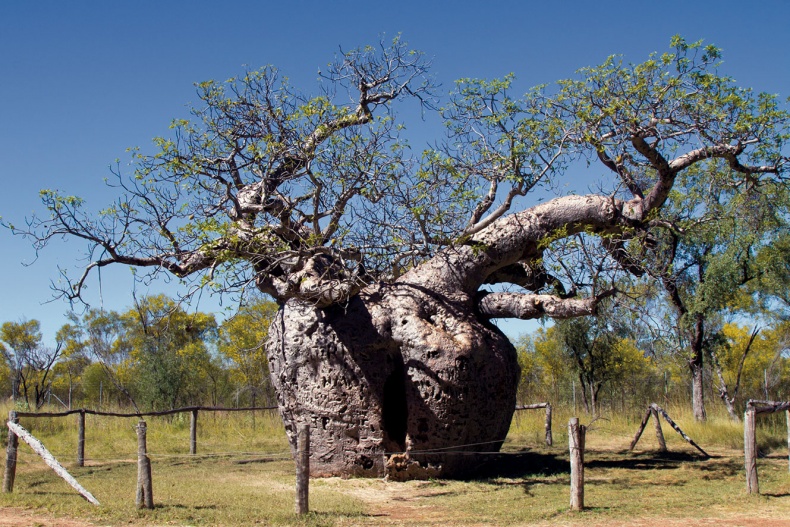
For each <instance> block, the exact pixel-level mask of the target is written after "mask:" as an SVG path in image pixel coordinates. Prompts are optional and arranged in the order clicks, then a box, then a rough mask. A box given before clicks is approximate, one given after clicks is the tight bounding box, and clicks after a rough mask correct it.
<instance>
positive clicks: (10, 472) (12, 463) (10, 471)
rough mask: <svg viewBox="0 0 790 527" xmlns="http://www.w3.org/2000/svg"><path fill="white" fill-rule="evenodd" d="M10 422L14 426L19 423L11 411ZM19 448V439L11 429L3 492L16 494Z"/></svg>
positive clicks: (6, 455) (14, 413)
mask: <svg viewBox="0 0 790 527" xmlns="http://www.w3.org/2000/svg"><path fill="white" fill-rule="evenodd" d="M8 421H9V422H11V423H14V424H17V423H19V418H18V417H17V416H16V412H15V411H14V410H11V411H10V412H8ZM18 448H19V438H18V437H17V435H16V434H15V433H14V432H13V431H12V430H11V429H10V428H9V429H8V445H7V446H6V450H5V474H4V475H3V492H6V493H11V492H14V479H16V453H17V449H18Z"/></svg>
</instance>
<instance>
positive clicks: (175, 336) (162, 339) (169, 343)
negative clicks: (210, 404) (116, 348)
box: [119, 295, 217, 409]
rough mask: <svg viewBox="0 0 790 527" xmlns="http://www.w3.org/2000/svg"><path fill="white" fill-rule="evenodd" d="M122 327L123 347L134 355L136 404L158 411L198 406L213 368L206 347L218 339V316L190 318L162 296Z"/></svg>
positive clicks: (124, 319)
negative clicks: (216, 333) (216, 337)
mask: <svg viewBox="0 0 790 527" xmlns="http://www.w3.org/2000/svg"><path fill="white" fill-rule="evenodd" d="M120 321H121V324H122V325H123V327H124V333H123V336H122V341H121V342H120V343H119V345H122V346H124V347H128V349H129V357H130V362H131V365H130V366H131V369H132V385H131V391H132V393H134V394H135V398H136V399H137V400H138V401H140V403H141V404H143V405H144V406H145V407H146V408H153V409H171V408H177V407H179V406H187V405H190V404H199V403H200V402H201V401H200V399H201V396H202V395H203V393H202V387H204V386H206V385H207V384H208V383H207V382H206V381H207V379H208V376H209V371H210V370H211V369H212V368H213V365H212V364H211V357H210V354H209V349H208V346H207V342H208V341H210V340H213V339H214V333H215V331H216V327H217V325H216V322H215V320H214V316H213V315H210V314H206V313H200V312H197V313H187V312H185V311H184V310H183V308H182V307H181V306H180V305H179V304H178V303H177V302H175V301H173V300H172V299H170V298H167V297H166V296H164V295H157V296H148V297H143V298H141V299H140V300H139V301H138V302H136V304H135V307H134V308H133V309H130V310H129V311H127V312H125V313H122V314H121V316H120Z"/></svg>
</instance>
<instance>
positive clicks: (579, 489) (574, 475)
mask: <svg viewBox="0 0 790 527" xmlns="http://www.w3.org/2000/svg"><path fill="white" fill-rule="evenodd" d="M585 432H586V429H585V427H584V425H580V424H579V418H578V417H571V420H570V421H568V446H569V449H570V455H571V510H574V511H580V510H582V509H584V440H585V437H584V436H585Z"/></svg>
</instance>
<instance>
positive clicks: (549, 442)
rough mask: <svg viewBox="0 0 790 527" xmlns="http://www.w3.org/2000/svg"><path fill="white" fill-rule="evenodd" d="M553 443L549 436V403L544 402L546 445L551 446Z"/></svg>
mask: <svg viewBox="0 0 790 527" xmlns="http://www.w3.org/2000/svg"><path fill="white" fill-rule="evenodd" d="M552 443H554V440H553V438H552V437H551V403H546V446H551V445H552Z"/></svg>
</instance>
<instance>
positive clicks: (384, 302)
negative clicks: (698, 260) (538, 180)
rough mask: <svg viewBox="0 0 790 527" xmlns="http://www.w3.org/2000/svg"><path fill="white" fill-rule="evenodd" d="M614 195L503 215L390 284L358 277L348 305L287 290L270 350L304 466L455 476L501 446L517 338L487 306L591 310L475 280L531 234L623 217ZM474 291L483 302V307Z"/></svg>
mask: <svg viewBox="0 0 790 527" xmlns="http://www.w3.org/2000/svg"><path fill="white" fill-rule="evenodd" d="M623 207H624V203H622V202H617V201H616V200H612V199H611V198H608V197H604V196H586V197H577V196H570V197H565V198H558V199H557V200H553V201H552V202H549V203H546V204H543V205H540V206H538V207H535V208H533V209H530V210H527V211H524V212H522V213H519V214H514V215H512V216H510V217H507V218H503V219H501V220H499V221H498V222H496V223H495V224H494V225H492V226H491V227H489V228H487V229H485V230H483V231H481V232H480V233H478V234H477V235H475V236H474V237H473V239H472V241H471V242H470V244H467V245H461V246H457V247H453V248H450V249H447V250H444V251H442V252H441V253H439V254H438V255H437V256H436V257H434V258H433V259H431V260H429V261H427V262H425V263H424V264H422V265H420V266H418V267H416V268H414V269H412V270H411V271H409V272H408V273H406V274H404V275H403V276H401V277H400V278H399V279H398V280H396V281H395V282H394V283H390V284H374V285H372V286H368V287H367V288H365V289H363V290H362V292H361V293H360V294H359V295H357V296H354V297H352V298H351V299H350V300H349V301H348V302H347V303H346V304H344V305H335V306H330V307H323V308H321V307H316V306H313V305H308V304H306V303H304V302H302V301H298V300H296V299H291V300H288V301H287V302H285V303H284V305H283V306H282V308H281V310H280V312H279V313H278V315H277V317H276V318H275V321H274V323H273V324H272V327H271V329H270V332H269V340H268V342H267V354H268V358H269V367H270V371H271V378H272V383H273V385H274V387H275V389H276V392H277V394H278V402H279V406H280V411H281V414H282V417H283V420H284V422H285V427H286V432H287V434H288V438H289V440H290V443H291V446H292V448H293V449H294V450H295V446H296V430H297V428H298V426H299V425H301V424H309V425H310V427H311V438H310V442H311V445H310V446H311V451H312V452H313V454H312V459H311V465H310V470H311V474H312V475H314V476H319V475H361V476H383V475H390V476H391V477H393V478H395V479H398V478H400V475H399V473H407V474H408V477H410V478H413V477H434V476H458V475H462V474H464V473H465V472H467V471H468V470H470V469H471V468H473V467H474V466H476V465H477V464H479V461H480V460H479V459H476V457H475V456H474V455H471V454H469V453H470V452H490V451H497V450H498V449H499V447H500V446H501V444H502V442H503V441H504V439H505V436H506V434H507V431H508V428H509V425H510V420H511V417H512V414H513V411H514V408H515V405H516V388H517V384H518V377H519V367H518V362H517V358H516V350H515V348H514V347H513V345H512V344H511V343H510V341H509V340H508V339H507V337H505V335H504V334H503V333H502V332H501V331H499V330H498V329H497V328H496V326H494V325H493V324H491V323H490V322H489V319H490V318H491V317H492V316H520V317H522V318H530V317H532V316H536V315H535V313H538V314H541V313H546V312H549V311H550V312H551V314H552V316H559V317H563V316H576V315H577V314H578V312H579V310H580V309H584V310H586V311H589V312H592V311H594V308H595V303H596V301H597V299H596V298H589V299H585V300H579V299H568V300H561V299H558V298H552V300H551V302H546V301H544V298H543V295H528V294H521V295H507V294H484V295H479V294H478V293H477V291H478V288H479V287H480V286H481V285H482V283H483V282H484V281H485V279H486V278H487V277H488V276H489V275H490V274H492V273H494V272H496V271H497V270H499V269H501V268H502V267H505V266H507V265H511V264H514V263H516V262H519V261H524V260H526V261H529V260H530V259H531V258H535V257H538V255H539V252H540V251H539V248H538V243H539V240H541V239H543V238H544V237H545V236H546V235H547V234H548V233H550V232H553V231H554V230H555V229H558V228H563V227H566V226H572V227H568V229H569V230H570V229H579V230H582V229H585V228H586V229H592V230H598V231H603V230H606V229H609V228H611V227H613V226H614V225H616V224H617V222H618V221H620V220H621V219H622V215H623ZM633 208H635V207H631V209H629V210H633ZM481 296H482V299H483V300H489V301H490V303H486V302H483V305H485V306H486V309H485V310H483V312H481V310H480V309H479V306H480V302H479V301H480V299H481ZM491 299H493V300H491ZM580 306H581V307H580ZM492 311H493V312H494V313H495V314H492ZM538 316H539V315H538Z"/></svg>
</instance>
